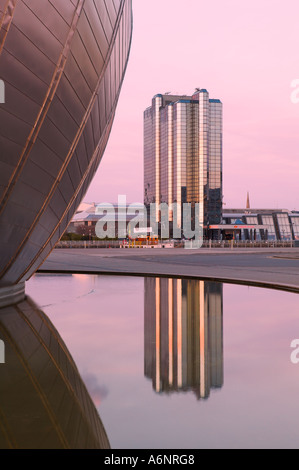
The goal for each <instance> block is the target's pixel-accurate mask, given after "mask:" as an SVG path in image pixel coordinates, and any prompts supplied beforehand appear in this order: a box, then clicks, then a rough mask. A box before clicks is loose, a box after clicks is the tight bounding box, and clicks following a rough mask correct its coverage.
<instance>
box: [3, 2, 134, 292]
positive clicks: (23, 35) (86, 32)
mask: <svg viewBox="0 0 299 470" xmlns="http://www.w3.org/2000/svg"><path fill="white" fill-rule="evenodd" d="M131 35H132V4H131V0H0V79H1V80H2V81H3V82H2V83H4V84H5V103H4V104H0V241H1V243H0V286H1V285H2V286H7V285H13V284H17V283H20V282H24V281H26V280H27V279H29V278H30V276H31V275H32V274H33V273H34V272H35V271H36V269H37V268H38V267H39V266H40V265H41V264H42V262H43V261H44V260H45V258H46V257H47V256H48V255H49V253H50V252H51V250H52V249H53V248H54V246H55V243H56V242H57V241H58V240H59V238H60V237H61V235H62V234H63V232H64V231H65V229H66V227H67V226H68V224H69V222H70V220H71V218H72V216H73V214H74V212H75V210H76V208H77V207H78V205H79V204H80V202H81V200H82V198H83V196H84V194H85V192H86V190H87V188H88V186H89V183H90V181H91V179H92V177H93V175H94V173H95V172H96V170H97V168H98V165H99V163H100V160H101V157H102V155H103V152H104V149H105V146H106V143H107V140H108V137H109V133H110V130H111V126H112V122H113V118H114V113H115V108H116V104H117V101H118V97H119V93H120V88H121V85H122V81H123V77H124V73H125V69H126V65H127V60H128V55H129V50H130V44H131Z"/></svg>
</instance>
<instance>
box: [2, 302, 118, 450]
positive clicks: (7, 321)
mask: <svg viewBox="0 0 299 470" xmlns="http://www.w3.org/2000/svg"><path fill="white" fill-rule="evenodd" d="M0 337H1V339H2V341H4V344H5V365H2V366H1V370H0V372H1V379H0V448H1V449H6V448H17V449H46V448H50V449H61V448H62V449H107V448H109V447H110V446H109V441H108V438H107V435H106V432H105V429H104V427H103V424H102V422H101V419H100V418H99V415H98V412H97V410H96V408H95V406H94V404H93V402H92V400H91V398H90V395H89V393H88V391H87V389H86V387H85V385H84V383H83V382H82V379H81V377H80V375H79V372H78V369H77V367H76V365H75V363H74V361H73V359H72V358H71V356H70V353H69V351H68V350H67V348H66V346H65V344H64V342H63V341H62V339H61V337H60V336H59V334H58V332H57V331H56V330H55V328H54V326H53V325H52V323H51V322H50V320H49V319H48V317H47V316H46V315H45V314H44V313H43V312H41V311H40V310H39V309H38V308H37V307H36V305H34V303H33V302H32V301H31V300H30V299H27V300H26V301H24V302H21V303H19V304H18V305H15V306H12V307H6V308H3V309H0Z"/></svg>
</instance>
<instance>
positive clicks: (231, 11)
mask: <svg viewBox="0 0 299 470" xmlns="http://www.w3.org/2000/svg"><path fill="white" fill-rule="evenodd" d="M188 6H189V7H190V8H191V9H192V8H193V10H194V11H196V10H198V6H197V2H196V0H189V1H188ZM290 8H291V11H292V15H290V13H289V11H285V10H281V8H280V4H279V2H278V1H270V0H265V1H264V2H263V5H260V4H259V3H258V2H257V0H254V1H253V2H251V4H250V5H244V4H241V5H240V4H239V3H238V2H237V0H229V2H228V3H227V5H222V4H221V2H220V1H219V0H214V1H212V2H210V3H209V4H203V5H201V9H200V14H201V18H202V17H204V18H206V17H207V18H212V19H213V21H208V22H200V28H198V18H197V17H196V15H193V16H189V15H188V22H184V21H182V19H181V15H182V11H185V10H184V9H182V8H181V6H180V3H179V2H178V1H177V0H176V1H172V2H171V3H170V0H164V1H163V4H162V5H160V3H159V2H158V0H153V1H152V2H151V4H150V5H148V4H147V3H146V2H145V1H144V0H139V1H138V2H136V1H133V16H134V19H133V21H134V27H133V42H132V49H131V54H130V58H129V64H128V69H127V73H126V77H125V81H124V84H123V89H122V92H121V95H120V100H119V106H118V109H117V112H116V116H115V121H114V125H113V128H112V132H111V136H110V140H109V143H108V145H107V148H106V151H105V154H104V157H103V160H102V162H101V165H100V167H99V170H98V172H97V174H96V176H95V178H94V181H93V182H92V184H91V186H90V188H89V190H88V191H87V193H86V195H85V197H84V199H83V201H88V200H89V201H97V200H101V201H113V200H115V199H116V198H117V197H116V196H117V195H118V194H127V195H128V198H129V199H130V201H138V200H140V201H143V129H142V128H143V112H144V110H145V109H146V108H147V107H148V106H149V105H150V101H151V99H152V97H153V96H154V95H155V94H157V93H165V92H166V91H169V90H171V93H173V94H174V93H176V92H178V94H188V93H189V92H191V91H192V90H193V89H195V88H196V87H201V88H207V89H208V90H209V92H210V97H211V98H214V97H216V98H219V99H220V100H221V101H222V103H223V112H224V118H223V120H224V132H223V138H224V150H223V164H224V170H223V182H224V203H225V205H224V208H225V207H242V206H243V204H244V205H245V202H246V193H247V191H249V193H250V197H251V206H252V207H256V208H258V207H272V208H282V207H286V208H288V209H289V210H296V209H299V204H298V202H297V200H296V189H297V179H298V178H297V172H296V171H295V169H296V168H297V159H298V153H297V152H298V151H297V149H298V144H299V136H298V132H297V129H296V124H297V120H298V118H299V104H297V103H295V102H294V101H292V100H291V95H292V93H294V89H293V88H292V82H293V81H294V80H295V79H296V76H298V66H297V56H296V54H297V52H296V44H297V41H296V39H297V38H296V34H297V29H296V28H297V25H296V21H295V18H296V11H297V12H298V13H299V5H298V4H297V3H296V2H295V1H294V0H291V1H290ZM157 11H158V12H159V14H157ZM169 11H171V13H169ZM269 12H271V14H269ZM165 15H167V16H165ZM170 15H171V21H168V22H165V17H167V18H169V17H170ZM185 23H186V24H185ZM169 25H170V26H172V28H171V27H168V26H169ZM177 25H180V33H181V34H177V28H176V26H177ZM148 31H154V32H155V34H154V35H151V36H149V34H148ZM277 31H279V32H280V34H279V35H278V34H277ZM207 38H208V39H209V42H207ZM202 44H204V47H202V46H201V45H202ZM181 57H182V59H181ZM194 57H195V58H196V57H200V60H198V61H197V62H196V60H194ZM178 58H179V60H178ZM191 59H192V60H191ZM194 64H195V65H194ZM201 64H203V65H202V66H201ZM136 71H137V72H138V73H136ZM219 72H221V76H220V77H219ZM199 77H200V80H199ZM140 84H142V86H140ZM244 97H246V98H245V99H244ZM277 188H280V191H279V192H277Z"/></svg>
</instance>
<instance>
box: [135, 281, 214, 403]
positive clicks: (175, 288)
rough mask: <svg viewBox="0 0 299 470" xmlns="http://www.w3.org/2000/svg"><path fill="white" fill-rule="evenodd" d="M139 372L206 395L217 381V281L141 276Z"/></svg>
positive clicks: (160, 387)
mask: <svg viewBox="0 0 299 470" xmlns="http://www.w3.org/2000/svg"><path fill="white" fill-rule="evenodd" d="M144 310H145V314H144V315H145V322H144V323H145V326H144V335H145V341H144V344H145V346H144V347H145V357H144V371H145V376H146V377H148V378H150V379H151V380H152V382H153V388H154V390H156V391H157V392H166V393H171V392H174V391H176V392H179V391H189V390H192V391H193V392H194V393H195V394H196V396H197V398H207V397H208V396H209V394H210V389H211V388H220V387H222V385H223V325H222V311H223V308H222V284H218V283H212V282H204V281H197V280H184V279H183V280H181V279H158V278H157V279H154V278H145V301H144Z"/></svg>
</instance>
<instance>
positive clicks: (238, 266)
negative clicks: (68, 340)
mask: <svg viewBox="0 0 299 470" xmlns="http://www.w3.org/2000/svg"><path fill="white" fill-rule="evenodd" d="M39 272H40V273H42V272H44V273H52V272H53V273H54V272H55V273H86V274H117V275H151V276H152V275H160V276H168V277H173V276H175V277H177V276H181V277H197V278H199V279H210V280H220V281H223V282H237V283H242V284H244V283H245V284H255V285H260V286H263V287H274V288H280V289H287V290H291V291H295V292H298V293H299V248H293V249H290V248H278V249H271V248H265V249H263V248H259V249H233V250H231V249H200V250H184V249H146V250H145V249H86V250H84V249H56V250H54V251H53V252H52V253H51V255H50V256H49V258H48V259H47V260H46V261H45V263H44V264H43V266H42V267H41V268H40V269H39Z"/></svg>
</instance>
